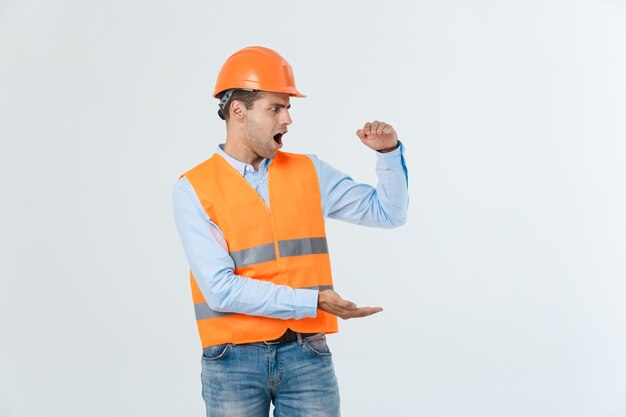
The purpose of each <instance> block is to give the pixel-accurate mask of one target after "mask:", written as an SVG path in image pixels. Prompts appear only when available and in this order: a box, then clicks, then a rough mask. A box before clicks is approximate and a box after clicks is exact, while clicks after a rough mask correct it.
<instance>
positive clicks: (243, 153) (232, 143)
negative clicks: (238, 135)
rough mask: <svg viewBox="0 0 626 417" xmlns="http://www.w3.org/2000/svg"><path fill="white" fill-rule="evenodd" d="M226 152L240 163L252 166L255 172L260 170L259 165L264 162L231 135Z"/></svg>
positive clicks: (227, 138)
mask: <svg viewBox="0 0 626 417" xmlns="http://www.w3.org/2000/svg"><path fill="white" fill-rule="evenodd" d="M224 152H226V153H227V154H228V155H230V156H232V157H233V158H235V159H236V160H238V161H240V162H243V163H246V164H250V165H252V166H253V167H254V169H255V170H258V169H259V164H260V163H261V161H262V160H263V158H261V157H260V156H258V155H256V154H255V153H254V152H252V151H250V150H249V149H248V148H247V147H245V146H242V145H241V142H240V141H239V140H237V139H234V138H233V137H232V136H231V135H230V134H228V135H227V136H226V143H225V144H224Z"/></svg>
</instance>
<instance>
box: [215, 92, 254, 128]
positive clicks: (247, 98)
mask: <svg viewBox="0 0 626 417" xmlns="http://www.w3.org/2000/svg"><path fill="white" fill-rule="evenodd" d="M223 96H224V93H223V92H222V93H219V94H218V95H217V98H218V99H219V100H221V99H222V97H223ZM262 96H263V91H260V90H254V91H247V90H235V91H233V94H232V95H231V96H230V100H228V101H227V102H226V104H225V105H224V111H223V112H222V113H223V115H224V120H226V122H228V120H229V119H230V103H232V102H233V100H237V101H241V102H242V103H243V105H244V106H246V109H248V110H250V109H251V108H252V106H253V105H254V102H255V101H257V100H259V99H260V98H261V97H262Z"/></svg>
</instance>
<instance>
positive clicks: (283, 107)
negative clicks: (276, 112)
mask: <svg viewBox="0 0 626 417" xmlns="http://www.w3.org/2000/svg"><path fill="white" fill-rule="evenodd" d="M270 107H280V108H281V109H285V108H286V109H290V108H291V103H290V104H287V105H286V106H285V105H284V104H282V103H272V104H270Z"/></svg>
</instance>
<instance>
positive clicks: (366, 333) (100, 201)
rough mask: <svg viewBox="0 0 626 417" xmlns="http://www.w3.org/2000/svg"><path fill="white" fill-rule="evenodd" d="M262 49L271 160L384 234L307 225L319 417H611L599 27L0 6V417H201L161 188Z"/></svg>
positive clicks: (584, 15) (615, 71) (620, 312)
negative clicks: (389, 161) (327, 272)
mask: <svg viewBox="0 0 626 417" xmlns="http://www.w3.org/2000/svg"><path fill="white" fill-rule="evenodd" d="M249 45H264V46H268V47H271V48H273V49H276V50H277V51H279V52H280V53H281V54H282V55H283V56H284V57H285V58H286V59H287V60H288V61H289V62H290V63H291V64H292V67H293V69H294V73H295V76H296V82H297V85H298V88H299V89H300V90H301V91H302V92H304V93H305V94H307V95H308V98H306V99H293V100H292V104H293V110H292V117H293V119H294V124H293V126H292V127H291V128H290V133H289V134H288V135H287V136H286V137H285V144H286V146H285V150H287V151H291V152H306V153H316V154H317V155H319V156H320V157H321V158H322V159H324V160H326V161H327V162H329V163H330V164H331V165H333V166H335V167H336V168H338V169H341V170H343V171H344V172H347V173H349V174H351V175H352V176H353V177H354V178H355V179H356V180H359V181H365V182H370V183H371V182H374V181H375V180H376V177H375V174H374V162H375V157H374V155H373V153H372V152H371V151H370V150H368V149H367V148H365V147H364V146H363V145H362V144H361V143H360V142H359V140H358V139H357V137H356V136H355V134H354V131H355V130H356V129H357V128H358V127H360V126H361V125H362V124H363V123H364V122H365V121H368V120H373V119H375V118H376V119H379V120H384V121H386V122H389V123H391V124H393V125H394V126H395V127H396V129H397V131H398V132H399V134H400V137H401V139H402V140H403V141H404V143H405V145H406V160H407V163H408V168H409V172H410V180H409V188H410V200H411V203H410V210H409V221H408V223H407V225H405V226H404V227H403V228H400V229H395V230H376V229H368V228H362V227H357V226H353V225H348V224H341V223H338V222H335V221H329V223H328V233H329V242H330V248H331V256H332V259H333V268H334V273H335V274H334V275H335V282H336V287H337V289H338V291H339V292H340V293H341V294H342V295H344V296H345V297H346V298H348V299H351V300H354V301H356V302H357V303H359V304H363V305H381V306H383V307H384V308H385V311H384V312H383V313H381V314H379V315H377V316H373V317H370V318H367V319H362V320H353V321H348V322H342V323H341V324H340V325H341V332H340V333H339V334H337V335H334V336H331V337H329V342H330V345H331V349H332V350H333V352H334V360H335V367H336V371H337V375H338V378H339V382H340V386H341V394H342V408H343V415H344V416H347V417H351V416H427V417H444V416H445V417H448V416H450V417H453V416H454V417H457V416H464V417H470V416H476V417H478V416H480V417H491V416H493V417H501V416H506V417H517V416H520V417H521V416H536V417H540V416H541V417H543V416H545V417H553V416H568V417H579V416H580V417H583V416H593V417H609V416H611V417H613V416H615V417H617V416H626V396H625V395H624V392H625V391H626V355H625V352H626V303H625V302H624V298H625V294H626V282H625V277H626V261H625V256H624V254H625V253H626V238H625V235H626V220H625V216H624V213H625V212H626V192H625V191H626V187H625V184H626V164H624V159H625V156H626V144H625V142H624V141H625V139H626V117H625V116H626V76H625V74H626V2H624V1H621V0H620V1H618V0H594V1H582V0H572V1H555V0H542V1H538V0H530V1H521V0H516V1H495V0H493V1H486V0H482V1H462V0H447V1H429V2H427V1H420V2H407V1H384V2H373V1H359V2H356V1H351V2H340V1H336V2H331V1H315V2H313V1H311V2H296V1H272V2H265V1H238V2H228V1H219V2H213V1H192V0H190V1H183V2H174V1H119V0H115V1H100V2H94V1H82V0H81V1H78V0H75V1H69V0H65V1H56V2H51V1H29V0H19V1H18V0H0V139H1V142H0V143H1V145H0V146H1V147H0V159H1V160H0V162H1V165H0V166H1V170H2V171H1V174H2V175H1V176H0V181H1V190H2V200H1V201H2V204H1V206H0V210H1V211H0V230H1V232H0V239H1V247H0V253H1V259H2V261H1V264H0V268H1V269H0V325H1V327H0V338H1V343H0V416H2V417H5V416H7V417H30V416H55V417H56V416H63V417H74V416H91V417H100V416H102V417H104V416H107V417H108V416H123V417H125V416H151V417H157V416H201V415H203V412H204V409H203V402H202V399H201V395H200V379H199V373H200V353H201V351H200V344H199V339H198V336H197V333H196V328H195V321H194V316H193V307H192V303H191V296H190V290H189V287H188V286H189V283H188V275H187V264H186V260H185V258H184V254H183V251H182V247H181V245H180V242H179V240H178V236H177V234H176V231H175V227H174V222H173V218H172V209H171V187H172V185H173V183H174V182H175V180H176V178H177V177H178V175H179V174H181V173H182V172H184V171H185V170H187V169H189V168H190V167H192V166H193V165H195V164H197V163H198V162H200V161H202V160H204V159H206V158H207V157H209V156H210V154H211V153H212V152H213V150H214V149H215V146H216V145H217V144H218V143H219V142H221V141H223V139H224V137H225V133H224V124H223V122H222V121H221V120H220V119H219V118H218V117H217V115H216V110H217V102H216V100H214V99H212V98H211V97H210V93H211V91H212V88H213V85H214V82H215V78H216V76H217V72H218V71H219V68H220V66H221V64H222V63H223V61H224V60H225V59H226V58H227V57H228V55H230V54H231V53H233V52H234V51H236V50H238V49H240V48H242V47H244V46H249Z"/></svg>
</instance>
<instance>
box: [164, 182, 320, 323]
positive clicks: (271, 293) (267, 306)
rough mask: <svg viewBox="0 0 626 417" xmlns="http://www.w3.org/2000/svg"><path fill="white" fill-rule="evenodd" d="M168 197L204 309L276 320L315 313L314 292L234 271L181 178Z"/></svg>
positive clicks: (213, 227)
mask: <svg viewBox="0 0 626 417" xmlns="http://www.w3.org/2000/svg"><path fill="white" fill-rule="evenodd" d="M172 198H173V205H174V219H175V221H176V228H177V229H178V234H179V236H180V239H181V241H182V243H183V249H184V251H185V255H186V257H187V261H188V262H189V266H190V268H191V271H192V272H193V275H194V278H195V279H196V282H197V283H198V287H200V291H201V292H202V294H203V295H204V297H205V299H206V301H207V304H208V305H209V308H211V309H213V310H215V311H222V312H234V313H241V314H249V315H253V316H264V317H273V318H279V319H291V318H295V319H301V318H304V317H315V316H316V315H317V298H318V291H317V290H309V289H294V288H291V287H288V286H286V285H276V284H272V283H270V282H266V281H261V280H257V279H250V278H246V277H242V276H240V275H236V274H235V273H234V270H235V265H234V262H233V259H232V258H231V257H230V255H229V254H228V250H227V245H226V241H225V240H224V236H223V234H222V232H221V231H220V229H219V228H218V227H217V225H216V224H215V223H213V222H212V221H211V219H210V218H209V216H208V215H207V213H206V211H205V210H204V208H203V207H202V206H201V205H200V202H199V201H198V197H197V196H196V194H195V192H194V190H193V187H192V186H191V184H190V183H189V181H188V180H187V179H186V178H185V177H183V178H181V179H180V180H178V181H177V182H176V184H175V185H174V190H173V193H172Z"/></svg>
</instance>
